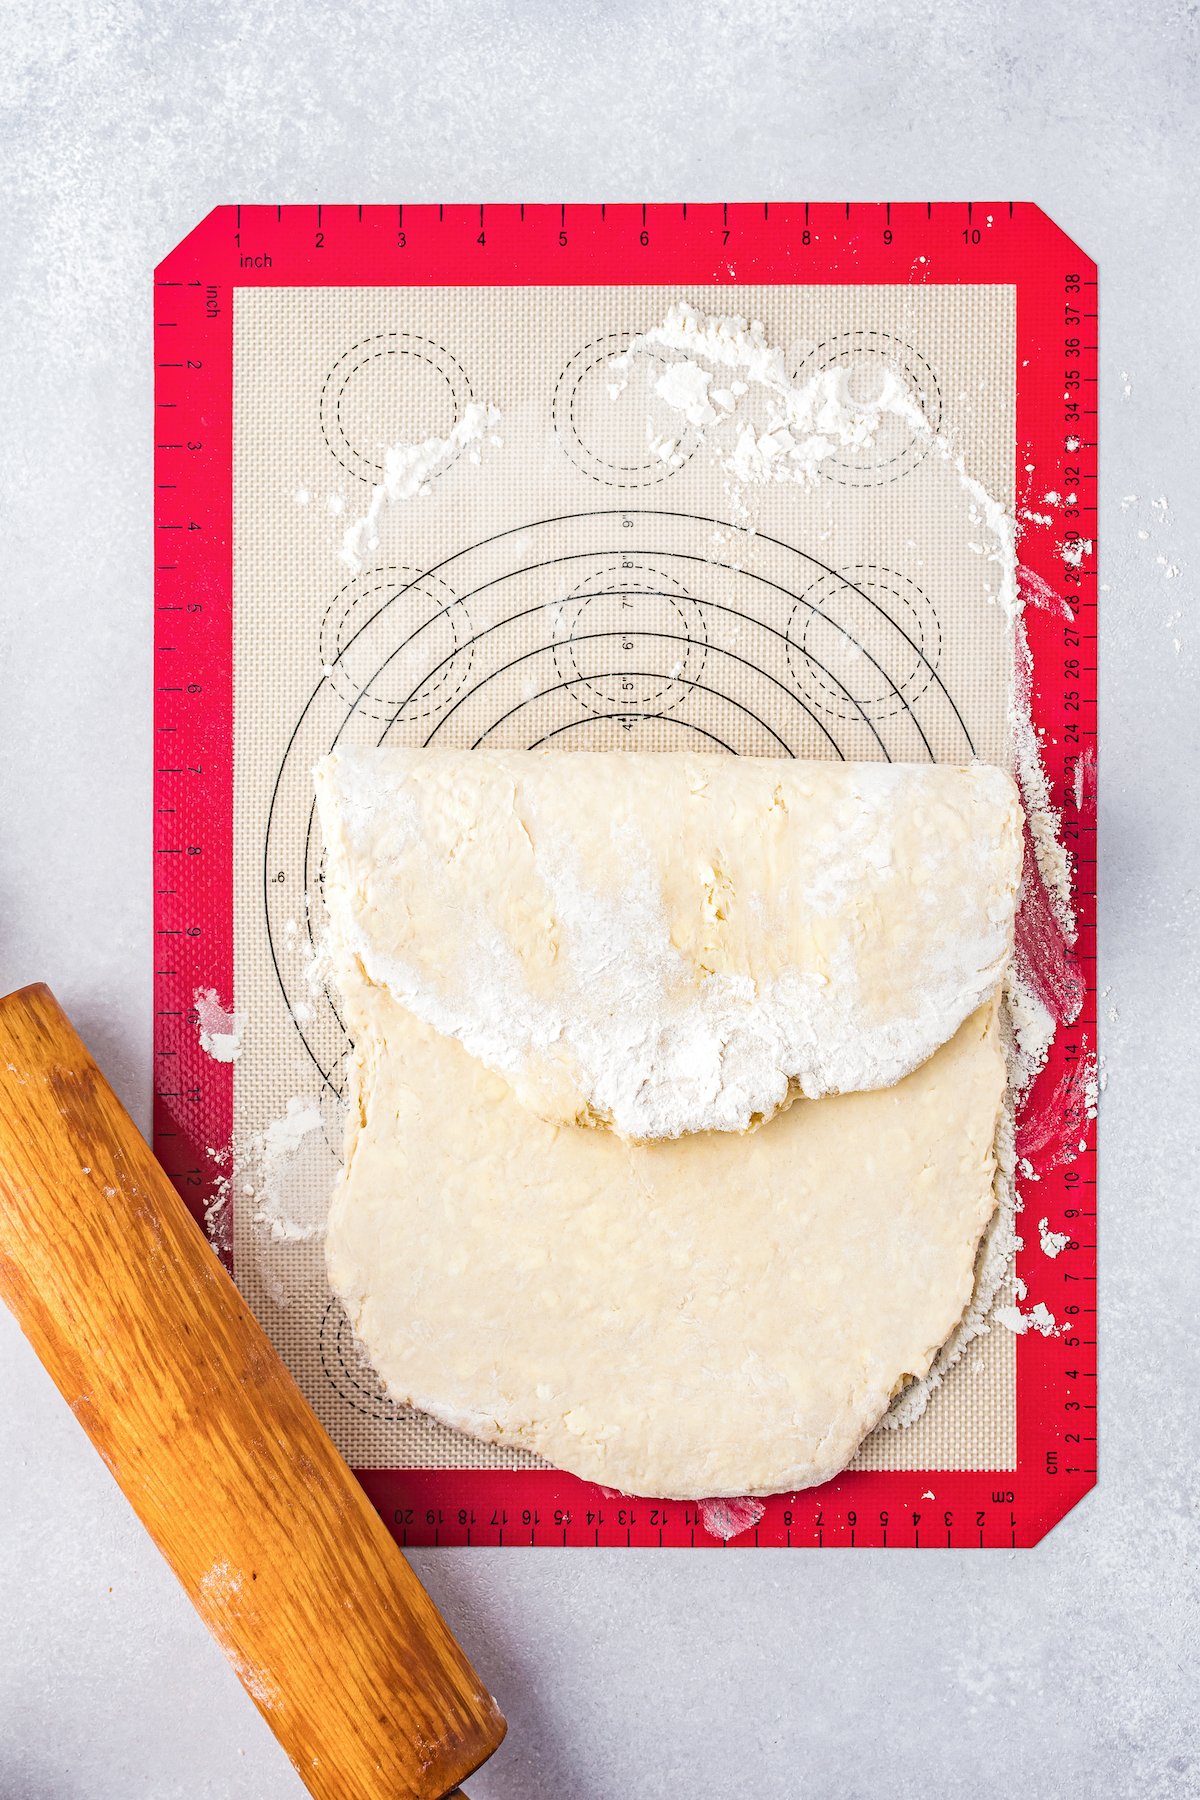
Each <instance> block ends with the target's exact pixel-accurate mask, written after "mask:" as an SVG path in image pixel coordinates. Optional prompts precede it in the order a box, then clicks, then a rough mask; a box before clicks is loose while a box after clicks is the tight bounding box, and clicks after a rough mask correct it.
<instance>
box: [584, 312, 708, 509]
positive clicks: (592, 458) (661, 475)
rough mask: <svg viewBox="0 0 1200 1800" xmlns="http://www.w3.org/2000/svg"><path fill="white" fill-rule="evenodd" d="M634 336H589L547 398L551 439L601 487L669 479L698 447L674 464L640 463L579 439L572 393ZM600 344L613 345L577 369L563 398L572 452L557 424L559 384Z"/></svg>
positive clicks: (628, 333) (644, 485)
mask: <svg viewBox="0 0 1200 1800" xmlns="http://www.w3.org/2000/svg"><path fill="white" fill-rule="evenodd" d="M636 336H637V333H636V332H633V331H610V332H607V333H606V334H605V336H604V337H599V338H593V339H592V341H591V343H589V344H585V345H584V346H583V348H582V350H577V351H576V352H575V354H574V356H572V357H571V358H570V359H569V361H568V362H567V363H566V365H565V366H564V367H563V369H562V370H561V372H560V373H559V376H558V379H557V380H556V381H555V383H554V393H553V395H552V397H551V401H550V422H551V424H552V426H553V428H554V435H555V438H556V439H557V440H558V443H559V444H560V445H561V447H562V450H563V454H564V455H565V456H566V458H567V460H568V461H569V462H571V463H573V464H574V466H575V467H576V468H577V469H578V470H579V471H580V473H581V474H583V475H587V476H588V477H589V478H590V479H591V480H592V481H598V482H600V483H601V485H602V486H604V487H610V488H624V489H629V490H633V489H637V488H648V487H657V486H659V485H660V484H661V483H662V482H664V481H670V479H671V477H672V476H673V475H678V474H679V471H680V469H682V468H683V467H684V466H685V465H686V464H687V463H689V462H690V461H691V459H692V457H693V456H694V455H695V454H696V451H697V449H698V448H699V446H698V444H696V443H694V442H693V444H692V446H691V448H690V449H689V450H687V451H685V452H684V455H683V461H682V462H681V463H677V464H674V465H672V464H671V463H666V462H663V461H662V459H661V458H660V457H659V458H655V457H647V459H646V461H645V462H644V463H615V462H612V461H610V460H609V458H608V457H605V456H601V455H600V454H599V453H598V452H597V451H595V450H591V449H589V448H588V446H587V444H585V443H584V441H583V438H582V437H581V436H580V433H579V426H578V425H577V424H576V422H575V396H576V395H577V394H578V392H579V389H580V387H581V386H582V385H583V382H584V379H585V377H586V376H588V375H590V374H591V372H592V370H593V369H597V368H599V367H600V364H601V363H606V362H611V361H612V359H613V357H614V356H619V355H620V353H621V348H623V347H628V345H629V344H631V343H632V342H633V339H634V338H635V337H636ZM601 344H609V345H612V346H614V348H611V349H608V350H606V351H604V352H603V354H602V355H599V356H596V357H594V358H593V360H592V361H591V362H590V363H588V364H587V365H586V366H585V367H584V368H581V369H580V370H579V373H578V375H577V377H576V379H575V384H574V386H573V387H572V389H571V392H570V395H569V398H568V400H567V424H568V425H569V427H570V432H571V438H573V439H574V442H575V445H576V446H577V448H578V455H576V454H575V452H574V451H573V450H572V448H571V443H570V441H569V440H568V437H567V434H566V432H565V431H564V430H563V428H562V426H561V424H560V409H561V402H560V395H561V393H562V388H563V384H564V382H565V381H566V379H567V376H568V374H569V372H570V370H571V368H572V366H573V365H574V364H575V363H577V362H579V360H580V358H581V357H584V356H586V355H587V353H588V351H589V350H596V349H598V348H599V346H600V345H601ZM593 463H594V464H597V465H598V468H599V470H607V471H609V472H608V473H607V474H604V473H599V472H598V470H597V468H593V467H591V466H590V465H591V464H593ZM622 475H632V476H635V477H636V478H637V479H635V480H633V481H622V480H620V479H619V477H620V476H622Z"/></svg>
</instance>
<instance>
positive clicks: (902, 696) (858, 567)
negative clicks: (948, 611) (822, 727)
mask: <svg viewBox="0 0 1200 1800" xmlns="http://www.w3.org/2000/svg"><path fill="white" fill-rule="evenodd" d="M879 575H886V576H888V577H889V578H890V579H892V580H895V581H903V582H904V583H905V584H906V585H907V586H908V587H910V588H911V589H912V590H913V592H914V593H915V594H918V595H919V596H920V598H921V599H922V601H923V602H924V603H925V605H926V606H927V607H928V609H929V612H930V615H931V617H932V619H933V624H934V629H935V631H936V633H937V645H936V648H935V649H934V652H933V654H932V655H929V654H928V651H927V647H926V643H925V627H924V622H923V621H922V619H921V616H920V614H919V613H918V611H917V608H916V607H915V606H914V605H913V603H912V601H911V600H909V599H907V598H906V597H905V595H903V594H901V593H899V592H897V590H896V589H895V588H894V587H890V586H889V585H888V584H887V583H886V582H880V581H877V580H874V579H871V587H872V590H873V597H875V598H876V599H878V596H879V593H880V592H881V591H882V593H884V594H889V595H890V596H891V598H892V599H893V600H898V601H899V602H900V604H901V606H906V607H907V608H908V610H909V612H910V613H911V614H912V616H913V619H914V621H915V624H916V627H917V630H918V631H919V632H920V634H921V642H920V645H919V646H915V645H913V643H912V640H911V638H910V639H909V640H908V641H909V646H910V648H912V649H914V650H915V653H916V656H917V666H916V667H915V668H914V669H913V671H912V674H911V675H906V676H905V677H904V679H903V681H897V682H896V684H895V695H882V696H881V697H880V698H879V699H878V700H862V699H860V698H859V697H858V696H857V695H856V696H855V703H856V705H857V706H858V707H860V708H861V709H862V711H864V712H867V713H869V714H870V716H871V717H872V718H873V719H898V718H900V717H901V716H902V715H904V714H908V713H911V711H912V708H913V706H915V704H916V703H917V701H918V700H920V699H921V698H922V697H923V696H924V695H925V694H926V693H928V691H929V689H930V687H931V686H932V685H933V682H934V679H935V678H936V675H937V671H938V669H939V668H940V666H941V660H942V643H943V638H942V621H941V617H940V615H939V613H938V610H937V607H936V606H935V605H934V604H933V601H932V600H931V599H930V598H929V595H928V594H927V593H926V592H925V590H924V588H923V587H921V586H920V584H919V583H918V582H916V581H914V580H913V579H912V577H911V575H905V574H904V572H903V571H902V570H900V569H891V568H889V567H888V566H887V565H886V564H885V563H853V564H852V565H851V566H850V568H849V569H848V570H847V571H846V574H845V575H842V574H841V573H840V572H839V573H838V574H836V575H831V574H829V573H826V574H823V575H819V576H818V577H817V579H816V581H814V582H812V583H810V585H809V586H808V587H806V588H805V589H804V591H803V593H801V594H798V595H797V596H796V599H795V601H794V603H793V605H792V610H791V612H790V613H789V614H788V622H787V625H786V627H785V638H786V648H785V654H786V656H787V663H788V669H789V670H790V672H791V676H792V680H793V681H794V682H795V683H796V684H797V686H798V687H799V686H803V687H805V691H806V692H807V694H808V696H809V698H810V700H811V701H812V702H813V705H814V706H819V707H820V708H821V710H822V712H825V713H828V714H829V716H830V717H831V718H835V719H838V720H840V721H841V723H843V724H855V723H857V722H858V719H859V714H858V713H856V712H846V711H844V710H843V708H842V706H841V705H840V704H838V705H831V704H830V703H829V699H828V698H822V697H821V695H819V694H815V693H813V691H812V687H811V685H806V680H805V678H808V680H809V681H811V682H815V683H816V685H817V687H819V688H821V689H822V690H823V693H824V694H825V695H826V696H832V697H833V698H834V699H836V698H837V696H836V695H835V694H834V691H833V689H832V688H831V687H830V686H829V685H828V683H827V682H825V681H824V680H823V679H822V677H821V675H820V674H819V673H812V669H811V658H810V657H809V654H808V652H807V651H806V650H805V648H804V638H805V637H807V635H808V631H809V628H810V626H812V625H813V624H815V622H816V620H817V617H818V615H819V614H821V613H823V610H824V609H823V607H822V606H817V607H815V608H812V603H811V602H809V605H810V610H809V611H808V612H807V613H806V615H805V619H804V636H803V637H801V638H799V639H797V638H794V637H793V636H792V625H793V624H794V622H795V619H796V615H797V613H798V612H799V611H800V608H801V606H802V605H804V603H805V602H806V600H807V599H808V596H809V595H810V594H812V593H814V592H815V591H817V590H818V589H819V588H821V587H822V586H823V585H826V584H829V583H831V582H833V581H836V582H838V583H839V588H840V590H844V589H847V588H848V589H849V591H850V592H851V593H854V592H855V591H856V589H855V586H854V582H853V581H851V580H848V579H847V577H863V576H866V577H867V578H873V577H876V576H879ZM833 597H836V596H833ZM884 612H885V616H886V617H887V618H888V619H889V621H890V622H891V623H892V624H893V625H895V624H896V621H895V620H893V619H891V615H890V614H888V613H886V609H884ZM902 635H903V636H905V637H906V638H907V637H908V633H907V632H904V633H903V634H902ZM856 641H857V640H856ZM793 649H794V650H795V651H796V653H797V654H798V655H799V656H801V657H802V658H803V659H804V676H802V675H801V673H800V671H799V670H798V669H797V668H796V665H795V663H794V662H793V660H792V653H793ZM922 677H923V679H921V678H922ZM919 679H920V680H921V686H920V687H919V688H918V689H917V690H916V692H915V693H911V694H906V690H907V689H908V688H910V687H911V686H912V684H913V682H915V681H917V680H919ZM888 700H894V704H892V705H891V706H888V708H887V710H886V711H884V712H881V711H880V710H879V708H880V707H882V706H884V705H886V703H887V701H888Z"/></svg>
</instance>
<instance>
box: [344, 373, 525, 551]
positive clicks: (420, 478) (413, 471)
mask: <svg viewBox="0 0 1200 1800" xmlns="http://www.w3.org/2000/svg"><path fill="white" fill-rule="evenodd" d="M499 424H500V413H499V410H498V408H496V407H494V406H484V405H481V404H480V402H479V401H477V400H472V401H471V402H470V403H469V404H468V405H467V406H465V407H464V408H463V411H462V415H461V417H460V418H458V419H456V420H455V422H454V425H453V426H452V428H451V430H450V434H449V436H448V437H444V438H440V437H430V438H426V439H425V441H424V442H423V443H420V444H392V445H391V446H390V447H389V448H388V449H387V450H386V451H385V452H384V458H383V480H382V481H381V482H380V483H379V485H378V486H377V487H376V488H374V489H373V490H372V493H371V504H370V506H369V507H368V509H367V513H366V516H365V517H364V518H361V519H357V520H356V521H355V523H354V524H353V525H350V526H348V527H347V530H346V533H345V536H344V537H343V539H342V561H343V562H344V563H345V564H346V565H347V567H348V568H349V569H350V570H351V571H352V572H353V573H354V574H355V575H357V574H358V573H359V572H360V571H361V569H362V567H363V563H364V561H365V559H366V557H367V555H368V554H369V553H370V552H372V551H374V550H377V549H378V547H379V522H380V520H381V519H382V517H383V512H384V508H385V507H386V506H387V505H388V504H389V503H390V502H395V501H399V500H411V499H412V498H413V497H414V496H416V495H427V494H429V493H430V492H431V489H432V483H433V478H434V476H435V475H437V474H438V473H439V472H440V471H441V470H442V469H444V468H446V467H447V465H448V464H449V463H451V462H453V461H454V460H455V458H456V457H458V456H460V455H462V454H464V453H465V454H466V455H467V456H468V457H469V458H470V460H471V461H472V462H476V463H477V462H478V461H479V460H480V455H481V447H482V445H483V444H484V443H485V442H486V443H490V444H498V443H499V442H500V438H499V433H498V427H499Z"/></svg>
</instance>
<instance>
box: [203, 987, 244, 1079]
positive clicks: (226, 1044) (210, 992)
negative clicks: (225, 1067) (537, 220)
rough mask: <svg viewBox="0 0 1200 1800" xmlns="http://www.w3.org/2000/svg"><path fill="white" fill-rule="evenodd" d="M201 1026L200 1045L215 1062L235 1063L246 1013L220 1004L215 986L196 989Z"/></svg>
mask: <svg viewBox="0 0 1200 1800" xmlns="http://www.w3.org/2000/svg"><path fill="white" fill-rule="evenodd" d="M193 1004H194V1005H195V1008H196V1019H197V1022H198V1024H199V1027H200V1048H201V1049H202V1050H203V1051H204V1053H205V1055H206V1056H211V1057H212V1059H213V1061H214V1062H223V1063H231V1062H236V1061H237V1059H238V1057H239V1056H240V1055H241V1050H242V1037H243V1035H244V1033H245V1030H246V1014H245V1013H243V1012H233V1011H229V1010H227V1009H226V1008H225V1007H223V1006H222V1005H221V1002H220V1000H219V999H218V998H217V990H216V988H197V989H196V992H195V996H194V1000H193Z"/></svg>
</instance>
